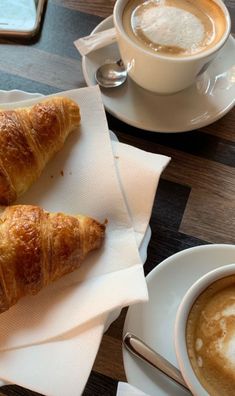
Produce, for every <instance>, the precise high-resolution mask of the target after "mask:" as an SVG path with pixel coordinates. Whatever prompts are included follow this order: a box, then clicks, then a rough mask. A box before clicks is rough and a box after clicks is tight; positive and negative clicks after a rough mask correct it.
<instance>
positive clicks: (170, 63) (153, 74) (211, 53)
mask: <svg viewBox="0 0 235 396" xmlns="http://www.w3.org/2000/svg"><path fill="white" fill-rule="evenodd" d="M127 2H128V0H117V1H116V3H115V6H114V12H113V17H114V26H115V29H116V35H117V43H118V47H119V51H120V54H121V58H122V60H123V63H124V65H125V67H126V68H127V70H128V74H129V76H130V77H131V78H132V79H133V80H134V81H135V82H136V83H137V84H138V85H139V86H141V87H142V88H145V89H147V90H149V91H153V92H156V93H159V94H172V93H175V92H178V91H181V90H183V89H185V88H187V87H189V86H190V85H192V84H193V83H194V82H195V80H196V77H197V76H198V75H200V74H201V73H202V72H204V71H205V70H206V68H207V67H208V65H209V64H210V62H211V61H212V60H213V59H214V58H215V57H216V55H217V53H218V51H219V50H220V49H221V48H222V47H223V45H224V44H225V42H226V41H227V39H228V37H229V34H230V30H231V20H230V15H229V12H228V10H227V8H226V6H225V5H224V3H223V1H222V0H214V2H215V3H217V4H218V5H219V6H220V8H221V9H222V11H223V13H224V15H225V19H226V23H227V24H226V29H225V31H224V34H223V36H222V37H221V39H220V41H219V42H218V43H217V44H215V45H214V46H213V47H212V48H209V49H208V50H204V51H203V52H200V53H198V54H195V55H191V56H185V57H183V56H180V57H177V56H165V55H162V54H159V53H151V52H149V51H147V50H145V49H144V48H142V47H141V46H139V45H137V44H136V43H134V42H133V41H132V40H131V39H130V38H129V36H128V35H127V34H126V32H125V30H124V28H123V23H122V15H123V11H124V8H125V5H126V4H127Z"/></svg>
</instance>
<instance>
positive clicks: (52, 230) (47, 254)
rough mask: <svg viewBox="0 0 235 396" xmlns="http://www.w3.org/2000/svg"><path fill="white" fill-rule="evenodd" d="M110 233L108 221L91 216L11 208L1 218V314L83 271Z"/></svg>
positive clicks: (18, 206) (27, 208)
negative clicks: (28, 297)
mask: <svg viewBox="0 0 235 396" xmlns="http://www.w3.org/2000/svg"><path fill="white" fill-rule="evenodd" d="M104 233H105V224H100V223H99V222H98V221H96V220H94V219H92V218H90V217H86V216H81V215H78V216H70V215H66V214H63V213H48V212H46V211H44V210H43V209H41V208H40V207H38V206H31V205H14V206H9V207H7V208H6V209H5V211H4V212H3V213H2V215H1V216H0V312H4V311H6V310H7V309H9V308H10V307H11V306H12V305H14V304H15V303H16V302H17V301H18V300H19V299H20V298H21V297H23V296H25V295H27V294H36V293H38V292H39V291H40V290H41V289H42V288H43V287H45V286H46V285H48V284H49V283H51V282H52V281H55V280H56V279H59V278H61V277H62V276H63V275H65V274H67V273H69V272H72V271H74V270H75V269H77V268H78V267H79V266H80V264H81V262H82V261H83V260H84V258H85V257H86V256H87V254H88V253H89V252H90V251H91V250H93V249H97V248H99V247H100V246H101V243H102V241H103V238H104Z"/></svg>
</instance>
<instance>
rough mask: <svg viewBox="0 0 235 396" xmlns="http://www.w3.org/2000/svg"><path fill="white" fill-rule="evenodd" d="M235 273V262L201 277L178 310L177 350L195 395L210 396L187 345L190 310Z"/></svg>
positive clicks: (185, 378)
mask: <svg viewBox="0 0 235 396" xmlns="http://www.w3.org/2000/svg"><path fill="white" fill-rule="evenodd" d="M229 275H235V264H229V265H225V266H223V267H219V268H217V269H215V270H213V271H210V272H208V273H207V274H205V275H204V276H202V277H201V278H199V279H198V280H197V281H196V282H195V283H194V284H193V285H192V286H191V287H190V288H189V290H188V291H187V292H186V294H185V296H184V297H183V299H182V301H181V303H180V305H179V308H178V310H177V315H176V320H175V330H174V341H175V351H176V356H177V360H178V364H179V367H180V370H181V373H182V375H183V377H184V380H185V382H186V384H187V385H188V387H189V389H190V390H191V392H192V394H193V395H194V396H209V393H208V392H207V391H206V389H205V388H204V387H203V386H202V384H201V383H200V382H199V380H198V378H197V376H196V375H195V373H194V371H193V368H192V365H191V363H190V359H189V356H188V351H187V345H186V325H187V320H188V315H189V313H190V310H191V308H192V306H193V304H194V302H195V301H196V299H197V298H198V296H199V295H200V294H201V293H202V292H203V291H204V290H206V289H207V288H208V286H210V285H211V284H212V283H213V282H215V281H217V280H218V279H222V278H225V277H227V276H229Z"/></svg>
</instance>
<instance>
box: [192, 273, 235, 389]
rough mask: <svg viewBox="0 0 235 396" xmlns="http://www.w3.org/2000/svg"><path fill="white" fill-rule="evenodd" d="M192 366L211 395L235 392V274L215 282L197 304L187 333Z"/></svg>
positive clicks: (193, 308) (193, 309)
mask: <svg viewBox="0 0 235 396" xmlns="http://www.w3.org/2000/svg"><path fill="white" fill-rule="evenodd" d="M186 340H187V349H188V355H189V358H190V360H191V364H192V367H193V369H194V371H195V373H196V375H197V377H198V379H199V380H200V382H201V383H202V384H203V386H204V387H205V389H206V390H207V391H208V393H209V394H211V395H214V396H232V395H234V389H235V275H232V276H229V277H226V278H223V279H220V280H218V281H216V282H214V283H213V284H212V285H211V286H210V287H209V288H208V289H206V291H205V292H203V293H202V294H201V295H200V296H199V297H198V299H197V301H196V302H195V304H194V305H193V307H192V309H191V311H190V314H189V318H188V322H187V330H186Z"/></svg>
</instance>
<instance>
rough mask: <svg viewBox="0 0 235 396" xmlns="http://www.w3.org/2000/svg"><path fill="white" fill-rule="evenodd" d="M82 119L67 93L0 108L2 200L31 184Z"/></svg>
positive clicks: (22, 191)
mask: <svg viewBox="0 0 235 396" xmlns="http://www.w3.org/2000/svg"><path fill="white" fill-rule="evenodd" d="M79 123H80V111H79V106H78V105H77V104H76V103H75V102H74V101H72V100H71V99H68V98H66V97H53V98H51V99H47V100H44V101H42V102H40V103H37V104H35V105H34V106H32V107H25V108H18V109H15V110H2V111H0V204H2V205H8V204H10V203H12V202H14V201H15V199H16V198H17V197H18V196H19V195H21V194H23V193H24V192H25V191H26V190H27V189H28V188H29V187H30V185H31V184H32V183H33V182H34V181H35V180H36V179H37V178H38V177H39V175H40V174H41V172H42V170H43V168H44V167H45V165H46V163H47V162H48V161H49V159H50V158H51V157H52V156H53V155H54V154H55V153H56V152H57V151H59V150H60V149H61V148H62V146H63V144H64V142H65V139H66V137H67V136H68V134H69V133H70V132H71V131H72V129H74V128H75V127H76V126H78V125H79Z"/></svg>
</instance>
